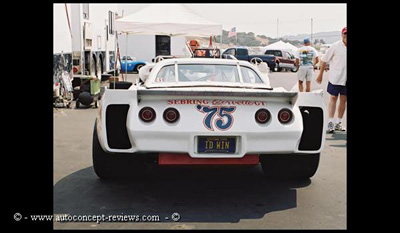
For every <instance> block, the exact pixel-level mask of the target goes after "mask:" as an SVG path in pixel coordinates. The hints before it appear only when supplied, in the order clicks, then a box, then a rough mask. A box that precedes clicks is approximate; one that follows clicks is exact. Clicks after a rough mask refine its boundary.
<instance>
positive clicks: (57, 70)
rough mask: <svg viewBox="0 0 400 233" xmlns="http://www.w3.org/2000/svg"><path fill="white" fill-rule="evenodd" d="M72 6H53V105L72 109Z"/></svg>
mask: <svg viewBox="0 0 400 233" xmlns="http://www.w3.org/2000/svg"><path fill="white" fill-rule="evenodd" d="M70 15H71V4H54V5H53V105H54V107H70V104H71V102H72V83H71V80H72V33H71V30H70V29H71V27H70V21H69V17H70Z"/></svg>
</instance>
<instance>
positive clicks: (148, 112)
mask: <svg viewBox="0 0 400 233" xmlns="http://www.w3.org/2000/svg"><path fill="white" fill-rule="evenodd" d="M139 118H140V119H141V120H142V121H144V122H151V121H153V120H154V119H155V118H156V112H155V111H154V109H152V108H150V107H144V108H142V109H141V110H140V112H139Z"/></svg>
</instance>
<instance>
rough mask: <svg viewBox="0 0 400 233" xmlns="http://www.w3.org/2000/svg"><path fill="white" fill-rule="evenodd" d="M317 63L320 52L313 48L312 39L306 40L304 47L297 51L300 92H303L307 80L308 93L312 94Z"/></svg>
mask: <svg viewBox="0 0 400 233" xmlns="http://www.w3.org/2000/svg"><path fill="white" fill-rule="evenodd" d="M316 63H318V52H317V50H316V49H315V48H313V47H311V42H310V39H308V38H307V39H304V46H303V47H300V48H299V49H298V50H297V51H296V67H297V70H298V71H297V79H298V80H299V91H300V92H302V91H303V81H304V80H306V92H310V90H311V80H312V79H313V77H314V66H315V64H316Z"/></svg>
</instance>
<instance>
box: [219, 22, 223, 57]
mask: <svg viewBox="0 0 400 233" xmlns="http://www.w3.org/2000/svg"><path fill="white" fill-rule="evenodd" d="M223 36H224V29H222V31H221V41H220V42H221V44H220V46H219V47H220V48H219V58H222V37H223Z"/></svg>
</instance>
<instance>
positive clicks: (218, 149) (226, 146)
mask: <svg viewBox="0 0 400 233" xmlns="http://www.w3.org/2000/svg"><path fill="white" fill-rule="evenodd" d="M197 152H198V153H206V154H209V153H218V154H220V153H225V154H234V153H235V152H236V137H198V140H197Z"/></svg>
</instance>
